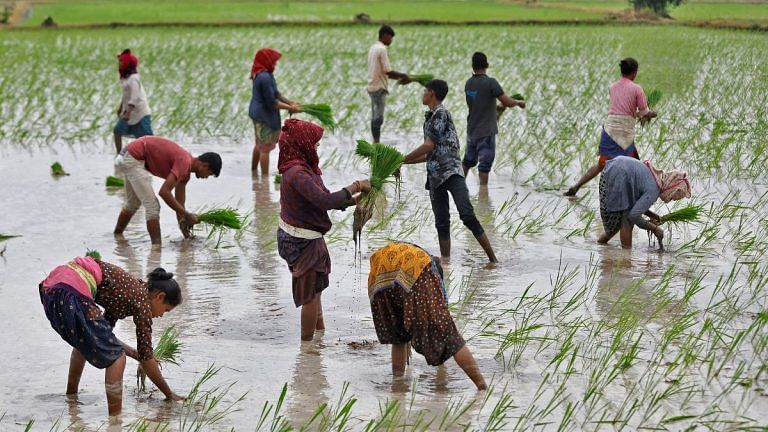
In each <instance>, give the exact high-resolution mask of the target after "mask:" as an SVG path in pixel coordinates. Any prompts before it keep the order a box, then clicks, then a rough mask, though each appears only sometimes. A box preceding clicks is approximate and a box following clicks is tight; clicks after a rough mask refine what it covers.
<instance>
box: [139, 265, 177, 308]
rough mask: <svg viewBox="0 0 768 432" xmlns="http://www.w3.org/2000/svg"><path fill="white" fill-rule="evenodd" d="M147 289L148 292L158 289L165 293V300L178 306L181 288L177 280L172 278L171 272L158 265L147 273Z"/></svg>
mask: <svg viewBox="0 0 768 432" xmlns="http://www.w3.org/2000/svg"><path fill="white" fill-rule="evenodd" d="M147 279H148V283H147V289H148V290H149V292H155V291H159V292H162V293H165V302H166V303H167V304H169V305H171V306H174V307H175V306H178V305H179V304H180V303H181V288H179V284H178V282H176V281H175V280H174V279H173V273H169V272H167V271H165V269H164V268H162V267H158V268H156V269H154V270H152V273H150V274H148V275H147Z"/></svg>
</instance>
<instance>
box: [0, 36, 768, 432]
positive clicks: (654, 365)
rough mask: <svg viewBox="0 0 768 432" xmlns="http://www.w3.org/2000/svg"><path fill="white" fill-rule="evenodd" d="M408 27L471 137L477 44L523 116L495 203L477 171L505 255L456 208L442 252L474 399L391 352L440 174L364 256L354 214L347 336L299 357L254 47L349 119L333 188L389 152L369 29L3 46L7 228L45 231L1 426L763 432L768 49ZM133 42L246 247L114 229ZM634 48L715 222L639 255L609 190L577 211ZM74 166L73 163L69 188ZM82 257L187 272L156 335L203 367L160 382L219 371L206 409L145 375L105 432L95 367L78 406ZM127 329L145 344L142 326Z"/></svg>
mask: <svg viewBox="0 0 768 432" xmlns="http://www.w3.org/2000/svg"><path fill="white" fill-rule="evenodd" d="M395 30H396V31H397V37H396V38H395V42H394V43H393V45H392V47H391V49H390V60H391V62H392V64H393V67H394V68H395V69H396V70H398V71H405V72H409V73H431V74H434V75H435V76H437V77H441V78H443V79H445V80H446V81H448V83H449V85H450V87H451V91H450V93H449V94H448V98H447V99H446V101H445V105H446V107H447V108H448V109H449V110H450V111H451V112H452V113H453V116H454V119H455V121H456V124H457V128H458V132H459V135H460V137H462V143H465V140H464V139H463V135H464V133H465V128H466V120H465V119H466V104H465V101H464V97H463V92H462V89H463V85H464V81H465V80H466V79H467V78H468V77H469V76H470V74H471V68H470V58H471V55H472V53H473V52H474V51H476V50H481V51H484V52H485V53H486V54H488V58H489V62H490V64H491V69H490V71H489V74H490V75H491V76H494V77H497V78H498V79H499V81H500V82H501V84H502V86H503V87H504V89H505V90H506V92H507V93H508V94H513V93H521V94H523V95H525V96H526V98H527V101H528V108H527V109H526V110H525V111H520V110H511V111H508V112H506V113H504V115H503V116H502V118H501V121H500V132H499V136H498V138H497V146H498V147H497V159H496V164H495V167H494V171H493V172H492V174H491V179H490V182H491V183H490V186H489V187H488V188H481V187H480V186H479V185H478V181H477V176H476V173H472V174H470V175H469V178H468V186H469V190H470V194H471V198H472V202H473V204H474V206H475V209H476V211H477V213H478V217H479V219H480V221H481V223H482V224H483V225H484V227H485V229H486V230H487V231H488V234H489V237H490V238H491V241H492V243H493V245H494V247H495V249H496V253H497V255H498V257H499V259H500V261H501V263H500V264H499V265H498V266H495V267H493V268H489V267H488V266H487V265H486V259H485V256H484V254H483V251H482V250H481V249H480V247H479V246H478V245H477V244H476V242H475V241H474V238H473V237H472V236H471V234H470V233H469V231H468V230H467V229H465V228H464V227H463V226H462V225H461V224H460V223H458V216H457V215H456V214H454V215H453V216H454V224H453V227H452V231H453V256H452V257H451V260H450V261H449V262H447V263H446V264H445V269H446V272H447V274H449V275H450V277H449V279H450V283H449V297H450V299H449V301H450V303H451V308H452V311H453V314H454V319H455V320H456V321H457V325H458V326H459V328H460V329H461V330H462V332H463V334H464V336H465V338H466V339H467V340H468V345H469V347H470V348H471V350H472V351H473V353H474V355H475V357H476V358H477V360H478V363H479V365H480V367H481V369H482V371H483V373H484V374H485V376H486V379H487V380H488V381H489V382H491V383H492V386H491V388H490V389H489V390H488V391H486V392H477V391H476V390H475V388H474V386H473V384H472V382H471V381H470V380H469V379H467V378H466V377H465V375H464V374H463V372H462V371H461V370H460V369H459V368H458V367H457V365H456V364H455V362H454V361H453V360H449V361H448V362H447V363H446V364H445V366H443V367H440V368H433V367H430V366H428V365H426V363H425V362H424V359H423V358H422V357H420V356H418V355H416V356H414V357H413V362H412V364H411V365H410V367H409V369H408V371H407V373H406V376H405V377H403V378H398V379H393V378H392V376H391V369H390V353H389V347H386V346H382V345H380V344H379V343H378V341H377V340H376V334H375V331H374V327H373V322H372V319H371V312H370V307H369V305H368V300H367V288H366V282H367V276H368V257H369V256H370V254H371V253H372V252H373V251H374V250H375V249H376V248H377V247H379V246H381V245H383V244H385V243H386V242H387V241H388V240H390V239H397V240H403V241H409V242H414V243H417V244H419V245H422V246H423V247H425V248H426V249H427V250H429V251H431V252H432V253H435V254H437V253H438V248H437V240H436V233H435V230H434V226H433V224H434V220H433V218H432V212H431V209H430V206H429V201H428V193H427V191H425V190H424V188H423V185H424V179H425V176H426V174H425V170H424V168H423V166H422V167H414V166H408V167H405V168H404V169H403V180H404V182H403V185H402V190H401V191H400V193H399V195H398V194H396V193H395V192H394V190H392V189H388V190H387V192H388V196H389V207H388V209H387V213H386V215H385V217H384V218H383V219H374V220H372V221H371V222H369V224H368V225H367V226H366V230H365V231H364V233H363V243H362V245H361V247H360V250H359V255H357V256H356V255H355V247H354V243H353V241H352V212H351V211H346V212H332V219H333V220H334V228H333V229H332V230H331V232H330V233H329V234H328V235H327V236H326V240H327V242H328V247H329V250H330V252H331V256H332V259H333V272H332V274H331V285H330V287H329V288H328V290H326V292H325V294H324V295H323V305H324V313H325V321H326V325H327V330H326V331H325V332H324V334H322V335H321V336H316V339H315V341H313V342H311V343H300V341H299V339H300V338H299V312H298V309H296V308H294V306H293V302H292V298H291V291H290V290H291V288H290V283H291V282H290V274H289V272H288V270H287V268H286V265H285V263H284V261H283V260H282V259H281V258H280V257H279V256H278V254H277V250H276V249H277V246H276V236H275V231H276V229H277V218H278V212H279V188H278V187H277V186H276V185H275V184H274V182H273V179H272V178H271V177H269V178H253V177H252V176H251V173H250V154H251V153H250V152H251V149H252V139H253V131H252V125H251V122H250V120H249V118H248V117H247V106H248V101H249V98H250V92H251V89H250V82H249V81H248V72H249V69H250V62H251V59H252V55H253V53H254V51H255V49H256V48H258V47H263V46H270V47H274V48H276V49H278V50H280V51H281V52H282V53H283V58H282V59H281V60H280V63H279V64H278V68H277V70H276V73H275V77H276V80H277V82H278V86H279V87H280V90H281V91H282V92H283V93H284V94H285V95H286V96H287V97H289V98H292V99H295V100H298V101H300V102H312V103H318V102H319V103H330V104H331V105H332V106H333V108H334V110H335V111H336V115H337V120H339V123H340V127H339V129H338V130H337V131H336V132H334V133H330V132H327V133H326V135H325V138H324V140H323V141H322V144H321V147H320V158H321V167H322V169H323V172H324V174H323V176H324V180H325V183H326V185H328V187H329V188H330V189H332V190H336V189H338V188H340V187H342V186H345V185H347V184H349V183H350V182H351V181H353V180H354V179H357V178H361V177H365V176H366V172H365V170H366V165H365V164H364V163H362V162H361V160H360V159H359V158H358V157H356V156H354V154H353V150H354V142H355V139H368V138H369V132H368V124H369V114H370V107H369V104H370V102H369V99H368V95H367V94H366V92H365V89H364V87H365V86H364V81H365V74H366V65H365V61H366V52H367V49H368V47H369V46H370V44H371V43H372V42H373V40H374V37H375V29H374V28H372V27H371V28H364V27H350V28H344V27H339V28H322V27H277V28H264V29H226V28H224V29H214V28H177V29H160V28H158V29H121V30H72V31H62V32H55V31H51V32H48V31H30V32H2V33H0V60H2V61H0V116H1V118H2V122H0V185H1V186H2V187H0V202H1V203H2V213H3V216H2V218H1V219H0V233H3V234H15V235H21V236H22V237H18V238H13V239H10V240H7V241H4V242H2V243H0V250H4V252H3V255H2V258H0V296H2V298H3V300H2V302H0V323H1V324H2V327H3V329H4V331H2V332H0V345H2V346H3V347H4V348H3V356H2V360H0V365H1V366H2V367H0V383H2V387H3V388H4V389H5V391H3V392H2V393H0V430H24V429H25V427H27V425H28V424H29V422H30V421H31V420H34V423H33V424H32V425H31V430H41V431H47V430H69V429H72V430H86V431H95V430H121V428H129V427H130V428H132V429H133V430H155V429H157V427H163V425H166V424H167V425H168V430H183V431H190V430H230V429H231V428H234V429H235V430H237V431H241V430H254V429H255V430H288V429H289V428H295V429H297V430H298V429H301V428H304V429H305V430H368V431H375V430H395V429H397V430H430V431H431V430H464V429H468V430H581V429H587V430H620V429H625V430H636V429H651V428H653V429H669V430H680V429H686V428H696V429H700V430H737V429H748V428H757V427H766V426H768V414H766V413H768V390H766V386H768V379H767V378H766V376H765V372H766V367H767V365H768V351H766V345H768V331H767V330H766V329H767V327H766V324H768V311H767V310H766V309H767V308H766V305H767V301H768V299H767V298H766V291H767V290H768V287H767V286H766V283H767V282H768V259H766V251H768V220H767V219H766V214H768V181H766V177H765V172H766V168H767V167H768V163H767V159H768V153H767V151H768V138H767V137H768V113H767V112H766V105H765V100H766V99H768V55H766V54H768V39H766V38H765V36H764V35H762V34H753V33H748V32H726V31H711V30H698V29H683V28H675V27H663V28H661V27H659V28H657V27H610V26H601V27H584V26H576V27H569V26H550V27H545V26H535V27H492V26H488V27H441V26H435V27H398V28H396V29H395ZM126 47H131V48H132V50H133V51H134V52H136V53H137V54H138V55H139V57H140V59H141V63H140V66H139V71H140V73H141V75H142V82H143V84H144V86H145V89H146V91H147V94H148V97H149V103H150V106H151V107H152V110H153V128H154V130H155V133H156V134H158V135H162V136H166V137H169V138H171V139H174V140H176V141H177V142H179V143H180V144H181V145H182V146H184V147H186V148H187V149H189V150H190V151H191V152H192V153H193V154H199V153H202V152H204V151H216V152H219V153H220V154H221V155H222V158H223V161H224V164H223V169H222V175H221V177H220V178H213V179H209V180H206V181H199V180H192V181H191V182H190V184H189V187H188V188H187V190H188V192H187V205H188V208H190V209H192V210H196V209H201V208H203V207H206V206H207V207H210V206H224V205H231V206H234V207H237V208H239V209H240V210H242V211H243V212H244V213H251V218H250V221H251V222H250V223H249V224H248V226H247V227H246V229H245V230H243V231H242V232H241V233H239V234H238V235H236V236H233V235H232V234H225V236H224V238H223V240H222V243H221V244H220V245H219V247H218V248H216V247H215V241H212V240H206V233H205V232H204V231H203V230H198V236H197V237H196V238H195V239H193V240H191V241H184V240H182V237H181V234H180V233H179V232H178V229H176V226H175V223H174V214H173V213H172V211H170V210H169V209H168V208H167V207H166V206H164V205H163V210H162V215H161V225H162V229H163V242H164V243H163V246H162V249H153V248H152V247H151V246H150V242H149V238H148V236H147V235H146V231H145V228H144V223H143V219H142V218H141V217H139V216H140V215H141V213H142V212H139V213H137V217H136V218H134V221H133V222H132V223H131V225H130V226H129V228H128V230H127V231H126V235H125V239H121V240H117V239H115V238H114V237H113V235H112V234H111V232H112V229H113V227H114V223H115V220H116V218H117V214H118V212H119V208H120V205H121V202H122V195H123V192H122V191H121V190H119V189H118V190H110V189H107V188H106V187H105V186H104V181H105V178H106V177H107V176H108V175H113V174H114V173H115V172H114V167H113V153H114V147H113V144H112V136H111V128H112V125H113V123H114V107H115V105H116V103H117V102H118V101H119V97H120V94H119V88H118V86H117V71H116V62H115V58H114V56H115V54H117V53H118V52H120V51H121V50H122V49H124V48H126ZM626 56H633V57H635V58H637V59H638V60H639V62H640V73H639V77H638V82H639V83H640V84H642V85H643V86H644V88H645V89H646V91H649V90H650V89H654V88H656V89H660V90H662V91H663V93H664V95H663V98H662V101H661V103H660V104H659V106H658V107H657V111H658V112H659V118H658V119H656V120H654V121H653V122H652V123H651V124H650V125H648V126H646V127H644V128H642V129H638V135H637V145H638V148H639V151H640V154H641V156H642V157H643V158H649V159H652V160H654V162H655V163H656V164H657V166H659V167H662V168H665V169H666V168H673V167H674V168H680V169H684V170H687V171H688V172H689V177H690V178H691V181H692V185H693V198H692V201H693V202H694V203H696V204H698V205H702V206H704V208H705V211H704V215H703V217H702V219H701V221H700V222H699V223H697V224H690V225H682V226H675V227H668V228H667V232H666V235H667V237H666V238H667V239H668V240H667V242H666V243H667V250H666V251H665V252H661V253H660V252H658V251H657V250H656V248H655V247H654V246H653V245H649V244H648V242H647V240H646V235H645V233H644V232H638V230H635V238H634V243H635V245H634V248H633V249H632V250H631V251H624V250H622V249H621V248H620V246H619V245H618V238H617V239H615V240H613V241H612V242H611V243H610V244H609V245H608V246H600V245H598V244H597V243H596V239H597V237H598V236H599V235H600V234H601V233H602V227H601V224H600V217H599V211H598V203H597V201H598V199H597V193H596V192H597V181H593V182H591V183H590V184H588V185H587V186H586V187H585V188H584V189H583V190H582V192H581V193H580V196H579V198H578V199H575V200H569V199H567V198H564V197H562V191H563V190H564V189H565V188H566V187H567V186H568V185H569V184H570V183H572V182H574V181H575V180H576V179H577V178H578V176H580V175H581V174H582V172H583V171H584V170H586V169H587V168H588V167H589V166H591V165H592V164H593V163H594V161H595V160H596V157H597V156H596V154H597V143H598V132H599V130H600V125H601V123H602V120H603V117H604V115H605V114H606V112H607V109H608V90H607V89H608V86H609V85H610V83H611V82H612V81H613V80H614V79H615V78H616V76H617V75H618V61H619V60H620V59H621V58H623V57H626ZM390 93H391V94H390V97H389V99H388V107H387V111H386V117H385V124H384V129H383V137H382V141H383V142H385V143H388V144H392V145H395V146H396V147H398V148H399V149H400V150H401V151H408V150H410V149H412V148H414V147H415V146H417V145H418V144H420V143H421V124H422V121H423V118H424V117H423V112H424V109H425V108H424V107H423V106H422V105H421V103H420V102H421V88H420V87H419V86H418V85H417V84H411V85H409V86H394V87H392V88H391V90H390ZM276 156H277V153H276V152H275V153H273V162H272V164H273V169H274V166H275V161H276ZM54 161H58V162H60V163H61V164H62V165H63V167H64V168H65V170H66V171H68V172H69V173H70V175H69V176H65V177H57V178H54V177H52V176H51V175H50V165H51V164H52V163H53V162H54ZM159 184H160V183H159V181H156V182H155V186H156V187H159ZM683 204H685V202H679V203H677V204H676V205H670V206H667V205H663V204H661V203H660V202H659V203H657V205H655V206H654V207H653V209H654V210H655V211H656V212H657V213H666V212H667V211H669V210H674V209H676V208H678V207H680V206H681V205H683ZM86 249H96V250H98V251H99V252H100V253H101V255H102V256H103V258H104V259H105V260H106V261H109V262H112V263H115V264H118V265H120V266H123V267H125V268H126V269H127V270H129V271H131V272H132V273H134V274H136V275H141V274H146V273H148V272H149V271H150V270H151V269H153V268H154V267H156V266H162V267H164V268H166V269H167V270H169V271H173V272H174V273H175V274H176V277H177V280H178V281H179V283H180V284H181V286H182V287H183V294H184V299H185V301H184V303H182V304H181V305H180V306H179V307H178V308H176V309H175V310H174V311H172V312H170V313H168V314H166V315H165V317H163V318H162V319H158V320H155V331H154V333H155V335H156V336H157V335H159V334H160V331H161V330H162V329H163V328H165V327H167V326H169V325H175V326H176V328H177V329H179V330H180V339H181V341H182V343H183V344H184V346H183V351H182V355H181V357H182V359H183V362H182V363H181V365H180V366H178V367H177V366H167V367H165V369H164V371H163V373H164V375H165V376H166V377H167V379H168V380H169V382H170V385H171V387H172V388H173V389H174V390H175V391H176V392H178V393H180V394H188V393H189V391H190V390H191V389H192V388H193V386H195V384H196V383H199V382H200V380H201V377H204V374H205V372H206V370H209V368H210V367H214V368H215V371H216V372H215V373H213V374H209V375H212V376H211V377H210V379H209V380H207V381H205V382H203V383H202V384H201V385H200V392H198V395H197V396H196V397H194V398H192V399H191V400H190V401H189V402H187V403H185V404H180V403H176V404H172V403H168V402H165V401H163V398H162V394H161V393H159V392H158V391H156V390H154V391H151V392H148V393H138V389H137V386H136V383H135V381H134V380H133V378H132V377H133V368H134V367H135V362H132V361H131V360H129V362H128V366H127V368H126V375H125V390H124V402H123V414H122V418H121V419H120V423H118V424H113V425H109V424H108V421H107V416H106V406H105V401H104V386H103V374H102V373H101V372H100V371H96V370H95V369H93V368H86V371H85V374H84V377H83V382H82V384H81V392H80V395H79V396H78V398H77V399H70V400H68V399H67V398H66V397H65V395H64V390H65V385H66V374H67V366H68V358H69V352H70V348H69V347H68V346H67V344H66V343H65V342H63V341H62V340H61V339H60V338H59V336H58V335H57V334H56V333H55V332H53V331H52V330H51V328H50V325H49V323H48V322H47V320H46V319H45V315H44V313H43V310H42V307H41V305H40V302H39V297H38V294H37V284H38V283H39V282H40V281H41V280H42V279H43V278H44V277H45V275H46V272H47V271H49V270H50V269H52V268H53V267H55V266H56V265H58V264H61V263H63V262H66V261H67V260H68V259H71V258H72V257H73V256H77V255H81V254H83V253H84V252H85V251H86ZM116 333H117V335H118V336H120V337H121V338H124V339H125V340H126V341H129V343H134V342H135V336H134V328H133V324H132V322H131V321H130V320H128V321H127V322H120V323H119V324H118V326H117V328H116ZM148 387H149V388H150V389H154V387H153V386H148ZM284 388H285V397H284V400H283V402H282V403H281V404H279V400H280V396H281V392H282V390H283V389H284ZM206 395H207V396H208V397H207V399H206ZM243 395H244V397H242V398H241V396H243ZM213 397H217V398H220V402H219V403H218V404H216V405H215V406H212V405H213V404H212V402H211V401H212V398H213ZM216 400H219V399H216ZM323 404H325V405H323ZM277 405H279V411H278V410H277V408H278V406H277ZM276 413H277V414H276ZM262 415H264V421H263V422H261V423H260V418H261V416H262Z"/></svg>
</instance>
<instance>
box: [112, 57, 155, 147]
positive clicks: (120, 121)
mask: <svg viewBox="0 0 768 432" xmlns="http://www.w3.org/2000/svg"><path fill="white" fill-rule="evenodd" d="M117 60H118V72H119V73H120V89H121V90H122V93H123V98H122V100H121V101H120V105H119V106H118V107H117V123H116V124H115V128H114V130H113V132H114V134H115V152H116V153H118V154H119V153H120V150H122V149H123V137H124V136H132V137H134V138H141V137H143V136H145V135H154V132H152V116H151V114H152V111H150V109H149V103H147V95H146V93H144V87H143V86H142V85H141V78H140V77H139V73H138V71H137V68H138V66H139V58H138V57H136V56H135V55H134V54H132V53H131V50H130V49H126V50H123V52H122V53H120V54H119V55H118V56H117Z"/></svg>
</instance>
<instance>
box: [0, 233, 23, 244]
mask: <svg viewBox="0 0 768 432" xmlns="http://www.w3.org/2000/svg"><path fill="white" fill-rule="evenodd" d="M16 237H21V236H20V235H13V234H0V242H1V241H6V240H10V239H12V238H16Z"/></svg>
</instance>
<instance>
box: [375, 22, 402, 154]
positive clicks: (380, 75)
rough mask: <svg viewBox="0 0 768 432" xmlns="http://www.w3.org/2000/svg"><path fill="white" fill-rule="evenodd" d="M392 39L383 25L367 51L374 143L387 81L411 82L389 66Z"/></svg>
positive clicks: (382, 112)
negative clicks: (374, 41)
mask: <svg viewBox="0 0 768 432" xmlns="http://www.w3.org/2000/svg"><path fill="white" fill-rule="evenodd" d="M394 37H395V31H394V30H392V27H390V26H388V25H383V26H381V28H380V29H379V40H378V41H376V43H374V44H373V46H372V47H371V49H370V50H368V94H369V95H370V96H371V134H372V135H373V142H374V143H377V142H379V139H380V137H381V125H382V124H383V123H384V107H385V106H386V101H387V94H388V93H389V91H387V88H388V84H389V80H390V79H396V80H398V81H399V82H400V83H401V84H407V83H409V82H411V80H410V78H409V77H408V75H407V74H404V73H400V72H396V71H394V70H392V67H391V66H390V65H389V56H388V55H387V47H388V46H389V45H390V44H392V39H393V38H394Z"/></svg>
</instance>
